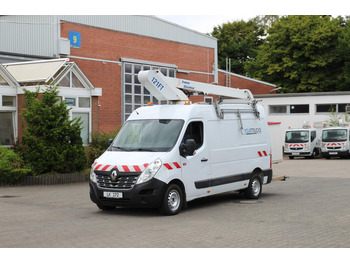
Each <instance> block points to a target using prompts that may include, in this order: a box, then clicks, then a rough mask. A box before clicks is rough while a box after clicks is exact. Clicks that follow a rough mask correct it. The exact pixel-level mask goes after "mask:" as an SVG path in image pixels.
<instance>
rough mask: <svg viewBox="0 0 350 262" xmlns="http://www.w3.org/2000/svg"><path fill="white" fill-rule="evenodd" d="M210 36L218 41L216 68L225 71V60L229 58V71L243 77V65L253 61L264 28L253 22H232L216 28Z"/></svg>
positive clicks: (244, 72)
mask: <svg viewBox="0 0 350 262" xmlns="http://www.w3.org/2000/svg"><path fill="white" fill-rule="evenodd" d="M211 36H213V37H215V38H217V39H218V40H219V41H218V60H219V61H218V63H219V64H218V67H219V68H221V69H224V70H225V69H226V58H231V71H232V72H234V73H237V74H242V75H245V74H246V71H245V69H244V66H245V64H247V63H249V62H250V61H252V60H254V59H255V57H256V55H257V49H258V47H259V46H260V45H261V44H262V43H263V38H262V37H263V36H264V28H263V27H261V26H260V24H259V23H258V22H257V21H255V20H249V21H248V22H245V21H243V20H241V21H234V22H228V23H225V24H222V25H220V26H216V27H214V29H213V32H212V33H211Z"/></svg>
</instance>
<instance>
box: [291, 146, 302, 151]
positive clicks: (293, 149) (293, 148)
mask: <svg viewBox="0 0 350 262" xmlns="http://www.w3.org/2000/svg"><path fill="white" fill-rule="evenodd" d="M290 150H291V151H296V150H303V148H302V147H291V148H290Z"/></svg>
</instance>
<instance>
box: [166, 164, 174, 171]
mask: <svg viewBox="0 0 350 262" xmlns="http://www.w3.org/2000/svg"><path fill="white" fill-rule="evenodd" d="M164 166H165V167H166V168H167V169H169V170H171V169H173V168H172V167H171V166H170V165H169V164H164Z"/></svg>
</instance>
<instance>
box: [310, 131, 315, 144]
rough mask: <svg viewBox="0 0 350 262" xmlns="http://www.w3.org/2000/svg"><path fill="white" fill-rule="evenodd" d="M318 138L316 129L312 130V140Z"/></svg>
mask: <svg viewBox="0 0 350 262" xmlns="http://www.w3.org/2000/svg"><path fill="white" fill-rule="evenodd" d="M315 138H316V131H311V142H312V141H314V140H315Z"/></svg>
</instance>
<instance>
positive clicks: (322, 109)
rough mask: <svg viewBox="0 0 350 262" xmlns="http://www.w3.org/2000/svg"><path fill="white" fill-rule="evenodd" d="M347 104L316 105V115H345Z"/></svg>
mask: <svg viewBox="0 0 350 262" xmlns="http://www.w3.org/2000/svg"><path fill="white" fill-rule="evenodd" d="M349 105H350V103H349V104H317V105H316V113H331V112H334V113H345V112H346V106H349Z"/></svg>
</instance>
